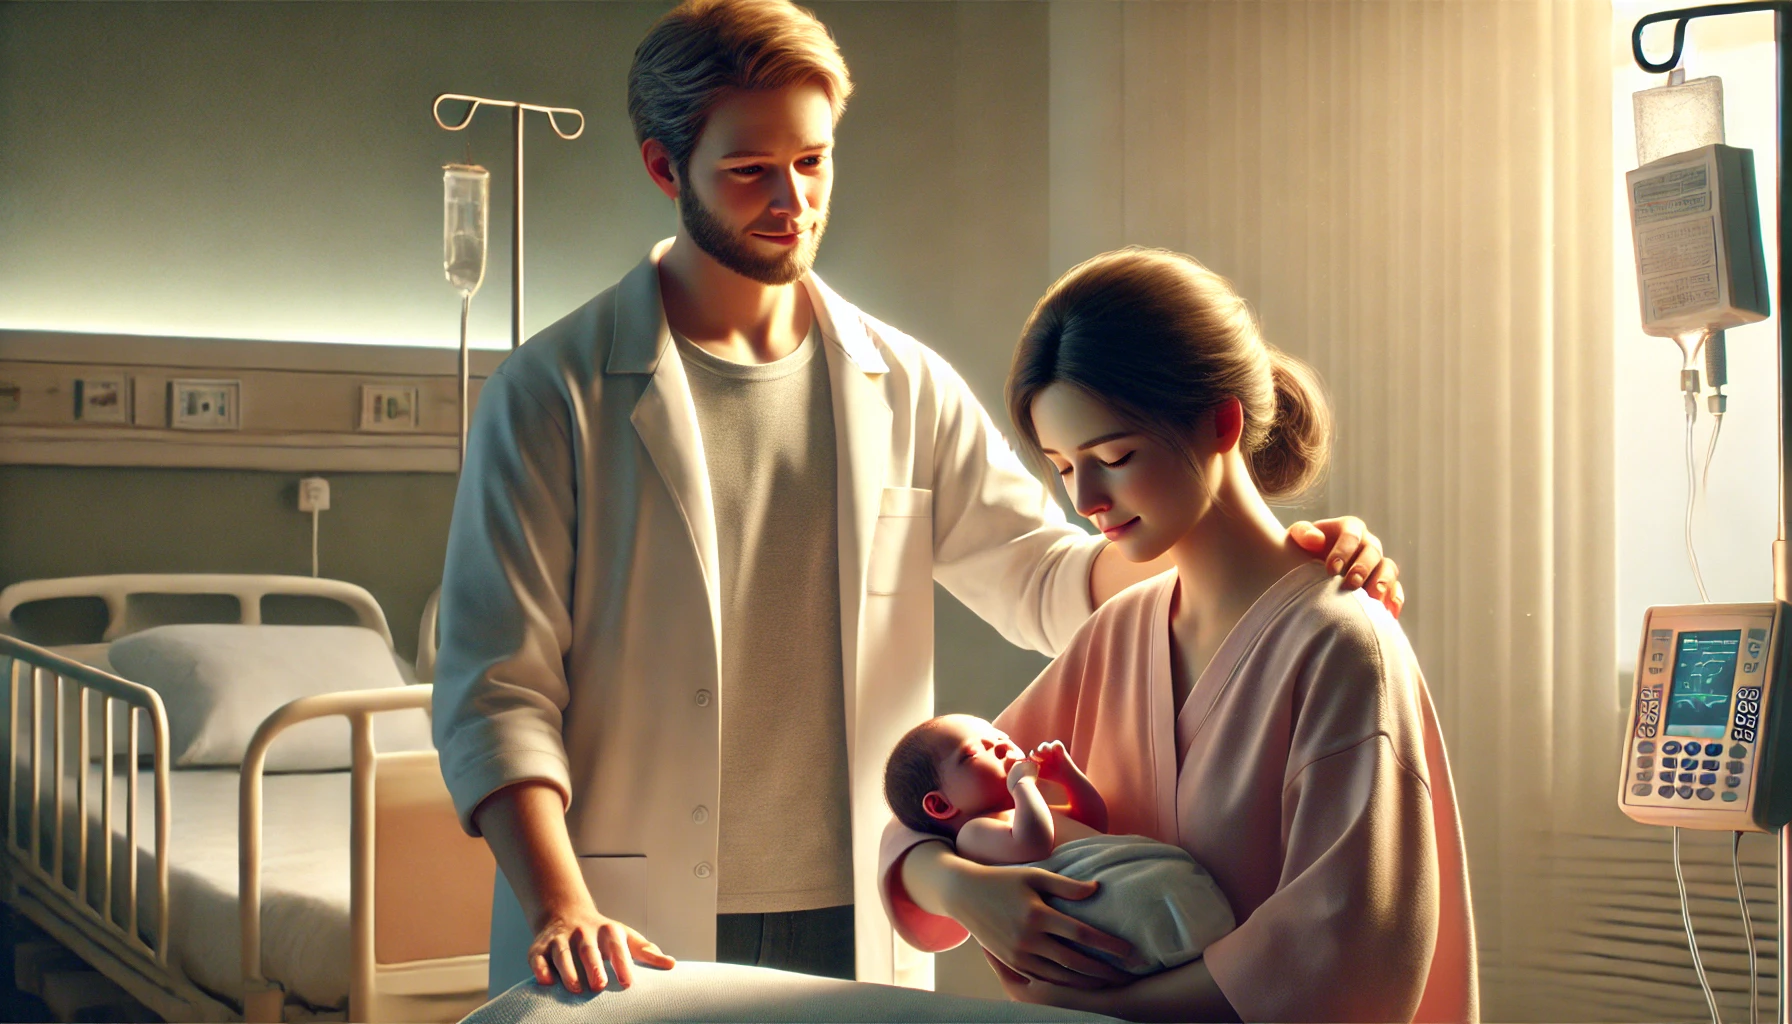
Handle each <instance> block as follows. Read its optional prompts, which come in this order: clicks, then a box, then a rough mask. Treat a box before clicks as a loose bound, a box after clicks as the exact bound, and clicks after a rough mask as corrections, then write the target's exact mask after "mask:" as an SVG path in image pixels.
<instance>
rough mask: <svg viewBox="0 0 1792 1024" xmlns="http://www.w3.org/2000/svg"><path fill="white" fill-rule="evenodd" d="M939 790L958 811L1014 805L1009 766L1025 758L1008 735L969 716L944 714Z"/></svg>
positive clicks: (978, 811)
mask: <svg viewBox="0 0 1792 1024" xmlns="http://www.w3.org/2000/svg"><path fill="white" fill-rule="evenodd" d="M939 744H940V762H939V767H940V792H942V793H944V794H945V796H946V799H948V800H950V801H951V802H952V806H953V807H954V808H955V809H957V810H958V811H959V812H960V813H963V814H969V815H978V814H988V813H990V812H991V811H1000V810H1006V809H1008V808H1010V807H1013V806H1014V797H1013V796H1012V795H1011V794H1010V793H1009V792H1008V769H1010V768H1012V767H1014V765H1015V764H1016V763H1017V762H1020V761H1025V760H1026V759H1027V753H1026V751H1024V750H1022V749H1020V747H1018V746H1016V745H1015V743H1014V741H1013V740H1011V739H1009V738H1008V734H1007V733H1005V732H1003V731H1002V730H1000V729H998V728H996V727H995V726H994V725H991V724H990V723H988V722H986V721H984V720H983V719H981V718H976V717H974V716H972V715H947V716H946V717H945V718H944V719H942V720H941V722H940V726H939Z"/></svg>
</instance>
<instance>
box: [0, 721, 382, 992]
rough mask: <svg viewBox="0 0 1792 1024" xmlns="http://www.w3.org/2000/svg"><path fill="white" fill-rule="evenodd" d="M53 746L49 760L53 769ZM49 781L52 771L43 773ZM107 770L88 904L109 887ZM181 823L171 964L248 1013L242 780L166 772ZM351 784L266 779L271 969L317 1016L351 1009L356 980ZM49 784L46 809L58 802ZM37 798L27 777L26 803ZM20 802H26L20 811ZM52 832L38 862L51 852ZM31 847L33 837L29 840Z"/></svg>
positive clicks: (141, 872)
mask: <svg viewBox="0 0 1792 1024" xmlns="http://www.w3.org/2000/svg"><path fill="white" fill-rule="evenodd" d="M49 756H50V752H49V750H48V749H47V748H46V749H45V751H44V757H45V760H46V768H47V767H48V764H47V762H48V759H49ZM46 774H47V773H46ZM100 774H101V769H100V768H99V767H98V766H94V767H92V768H91V769H90V774H89V778H88V786H89V793H88V802H89V809H88V821H89V826H90V829H91V831H90V833H89V835H90V838H89V848H88V861H89V865H88V878H89V882H88V899H89V901H90V902H91V903H92V904H93V905H94V906H95V907H96V908H97V907H98V906H100V904H101V902H102V900H103V899H104V896H103V895H102V894H101V892H100V886H101V883H100V881H99V879H100V877H101V876H100V871H101V866H100V863H99V862H100V860H101V854H102V847H101V845H100V843H101V842H102V840H101V839H100V838H99V837H100V836H101V835H102V834H103V833H102V832H101V831H100V827H99V821H100V815H101V809H100V806H99V805H100V788H99V787H100V781H101V780H100ZM169 780H170V786H169V788H170V791H171V797H172V807H173V816H172V819H171V827H170V829H169V842H168V846H169V849H168V898H169V908H170V916H169V927H168V947H169V956H168V959H169V963H170V965H171V966H172V967H174V968H175V969H176V970H178V971H179V972H180V973H182V974H184V975H185V976H186V977H187V978H188V979H189V980H191V981H192V982H193V983H194V984H196V985H198V986H199V987H201V988H203V989H206V990H207V991H209V992H211V993H212V994H214V995H216V996H220V997H223V998H224V999H226V1000H227V1001H228V1002H230V1003H232V1004H234V1005H237V1006H241V1004H242V995H243V984H242V956H241V948H242V938H241V924H240V922H239V920H238V917H237V870H238V862H237V800H238V794H237V780H238V773H237V772H236V771H235V770H233V769H224V770H184V771H176V772H171V773H169ZM349 783H350V776H349V773H348V772H346V771H340V772H315V773H296V774H284V775H268V776H265V777H264V779H263V790H262V793H263V796H262V800H263V805H262V806H263V811H262V815H263V820H262V917H261V920H262V965H263V971H264V972H265V974H266V976H267V977H268V978H270V979H272V980H274V981H277V982H279V983H280V984H281V985H282V986H283V987H284V988H285V989H286V992H287V994H288V996H289V997H294V996H296V997H297V998H298V999H300V1000H302V1001H303V1002H304V1003H305V1004H307V1005H308V1006H309V1007H311V1008H312V1009H314V1010H321V1011H329V1010H342V1009H346V1007H347V1005H348V977H349V792H350V791H349ZM113 785H114V790H113V814H114V818H113V822H114V824H113V828H114V829H115V831H116V832H117V836H116V839H115V842H114V847H113V848H114V853H113V857H114V869H113V875H114V879H115V882H114V889H115V891H114V893H113V907H114V919H115V920H119V921H123V920H124V915H123V911H124V906H125V895H124V892H123V889H124V869H123V865H122V858H123V854H124V839H123V833H124V821H125V813H124V812H125V793H124V788H125V779H124V775H123V773H122V772H120V773H119V774H117V775H115V776H114V783H113ZM48 789H49V787H48V780H47V778H46V780H45V794H44V798H43V800H42V806H43V807H44V808H45V810H46V812H47V811H48V810H49V808H50V806H51V798H50V793H49V791H48ZM29 791H30V781H29V776H28V775H27V776H24V777H21V779H20V784H19V788H18V794H19V796H20V797H23V796H25V794H27V793H29ZM154 798H155V776H154V773H153V772H151V771H149V770H147V769H145V770H141V771H139V773H138V836H137V846H138V865H139V866H138V883H137V884H138V900H137V904H138V918H137V925H138V931H139V933H140V934H142V935H143V936H144V937H145V939H146V940H148V941H150V942H152V943H153V941H154V935H155V931H156V917H155V889H154V885H155V877H154V875H153V874H152V867H151V864H152V857H153V856H154V851H155V831H154V822H155V815H154V808H155V803H154ZM63 799H64V805H65V806H67V807H69V808H71V812H70V813H69V814H67V815H66V817H67V818H68V819H71V820H66V821H65V823H64V830H65V839H64V851H63V862H64V865H65V867H64V878H65V879H66V880H67V881H68V882H69V883H70V884H71V885H72V884H73V880H74V879H75V877H76V874H77V872H78V870H79V869H78V857H79V854H78V851H77V848H76V840H75V836H76V833H75V830H74V823H73V821H72V818H73V814H72V808H73V804H74V799H75V794H74V786H73V780H72V778H71V779H66V780H65V781H64V792H63ZM15 806H17V805H15ZM52 830H53V826H50V825H48V824H47V825H46V827H45V829H44V832H43V837H42V839H41V841H40V842H41V845H42V851H41V854H42V855H41V863H42V864H43V866H44V867H45V868H46V869H48V867H49V864H50V859H51V858H52V856H53V852H52V851H51V849H50V846H49V843H50V834H51V831H52ZM24 835H25V842H26V843H28V842H29V834H28V833H25V834H24Z"/></svg>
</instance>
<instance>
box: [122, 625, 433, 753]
mask: <svg viewBox="0 0 1792 1024" xmlns="http://www.w3.org/2000/svg"><path fill="white" fill-rule="evenodd" d="M108 657H109V658H110V660H111V662H112V666H113V669H114V670H115V671H116V672H117V673H118V674H119V675H121V676H123V677H124V678H126V679H130V680H133V681H135V682H139V683H142V684H143V685H145V686H147V687H149V688H150V689H152V690H155V691H156V692H157V693H159V694H161V696H162V703H163V706H164V707H166V709H167V711H168V745H169V756H170V759H171V761H172V763H173V767H176V768H198V767H203V766H238V765H241V764H242V762H243V755H244V754H245V753H246V752H247V751H248V749H249V741H250V739H252V738H253V737H254V735H255V730H256V729H257V728H259V727H260V726H261V723H262V721H263V720H264V719H266V718H267V717H268V715H270V714H272V713H273V712H274V711H275V710H276V709H277V708H279V707H280V706H281V705H283V704H285V703H287V702H288V701H292V700H297V699H298V698H300V697H310V696H314V695H316V694H321V693H335V692H337V691H341V690H371V689H378V688H382V687H389V686H402V685H404V679H403V677H402V676H400V675H399V672H398V667H397V665H396V664H395V663H394V661H393V658H392V652H391V650H390V649H389V648H388V647H387V646H386V642H385V640H383V639H381V637H380V635H379V634H378V633H375V632H374V631H373V630H371V629H366V628H364V627H362V626H245V625H234V624H210V623H208V624H187V625H174V626H157V627H155V628H153V629H146V630H144V631H143V632H141V633H133V634H131V635H130V636H126V637H122V638H120V639H118V640H116V641H114V642H113V644H112V649H111V651H110V652H109V653H108ZM373 726H374V728H373V743H374V748H375V749H376V750H381V751H401V750H428V749H430V748H431V747H432V746H433V743H432V741H431V738H430V726H429V718H428V716H427V715H426V714H425V713H424V712H423V711H422V710H421V709H417V710H407V711H390V712H386V713H383V714H379V715H375V716H374V718H373ZM353 757H354V755H353V752H352V751H351V750H350V746H349V725H348V720H347V719H345V718H342V717H340V716H331V717H329V718H325V719H320V720H316V721H311V722H304V723H301V724H299V725H295V726H292V727H291V728H289V729H287V730H286V731H285V732H283V733H281V734H280V736H279V738H277V739H276V740H274V743H273V746H271V747H269V748H268V759H267V770H268V771H272V772H280V771H289V772H290V771H327V770H331V769H341V768H348V767H351V765H352V763H353Z"/></svg>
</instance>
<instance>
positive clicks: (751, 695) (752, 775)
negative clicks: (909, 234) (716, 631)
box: [673, 328, 852, 914]
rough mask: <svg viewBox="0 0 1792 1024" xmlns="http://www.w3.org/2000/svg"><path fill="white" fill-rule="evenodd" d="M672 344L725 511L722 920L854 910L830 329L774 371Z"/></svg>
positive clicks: (720, 509)
mask: <svg viewBox="0 0 1792 1024" xmlns="http://www.w3.org/2000/svg"><path fill="white" fill-rule="evenodd" d="M673 338H674V340H675V341H676V343H677V345H678V352H679V355H680V356H681V357H682V358H683V360H684V365H685V369H686V371H687V372H686V377H688V378H689V380H690V386H691V398H692V400H693V401H694V402H695V404H696V407H697V427H698V430H699V432H700V433H701V435H702V438H703V454H704V459H705V463H706V465H707V467H708V469H709V486H710V492H711V495H712V497H713V499H714V503H715V512H716V547H717V554H718V556H719V558H720V566H721V573H720V575H721V587H722V593H721V605H722V686H721V719H722V722H721V724H722V739H721V743H722V751H721V767H722V788H721V808H720V814H721V817H720V819H719V821H718V828H719V831H720V846H721V850H720V854H719V857H718V861H719V864H718V867H717V872H718V874H717V883H718V887H717V892H718V898H717V908H716V909H717V911H718V912H719V913H724V914H746V913H771V912H779V911H792V910H814V909H817V908H820V907H833V906H841V905H844V904H848V903H851V902H852V837H851V832H850V825H851V815H850V804H849V798H848V792H847V773H846V699H845V694H844V692H843V689H844V686H845V671H844V668H843V666H842V664H841V652H840V566H839V544H838V537H839V521H838V505H839V499H838V495H837V491H836V487H835V484H836V477H837V465H836V461H835V453H834V409H833V396H832V390H831V388H830V387H829V384H828V367H827V359H826V357H825V356H823V355H822V353H821V345H822V344H823V342H822V340H821V336H820V333H819V332H818V331H817V330H815V329H813V328H812V329H811V330H810V332H809V336H808V337H807V338H805V339H804V340H803V342H802V344H801V345H799V346H798V347H797V349H796V351H795V352H793V353H791V354H790V355H788V356H785V357H784V358H782V359H779V360H778V361H776V362H773V363H764V364H758V365H754V364H745V363H734V362H730V361H728V360H726V359H722V358H720V357H719V356H715V355H711V354H710V353H708V352H706V351H704V350H703V349H701V348H699V347H697V346H696V345H694V344H692V343H691V342H690V341H689V340H688V339H685V338H681V337H679V336H678V335H677V334H676V333H674V334H673Z"/></svg>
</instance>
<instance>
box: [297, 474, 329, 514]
mask: <svg viewBox="0 0 1792 1024" xmlns="http://www.w3.org/2000/svg"><path fill="white" fill-rule="evenodd" d="M329 510H330V481H328V480H325V479H324V478H323V477H321V476H308V477H306V478H305V479H303V480H300V481H299V511H300V512H328V511H329Z"/></svg>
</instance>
